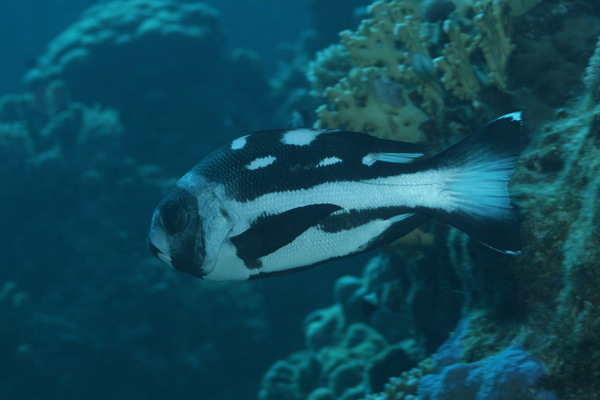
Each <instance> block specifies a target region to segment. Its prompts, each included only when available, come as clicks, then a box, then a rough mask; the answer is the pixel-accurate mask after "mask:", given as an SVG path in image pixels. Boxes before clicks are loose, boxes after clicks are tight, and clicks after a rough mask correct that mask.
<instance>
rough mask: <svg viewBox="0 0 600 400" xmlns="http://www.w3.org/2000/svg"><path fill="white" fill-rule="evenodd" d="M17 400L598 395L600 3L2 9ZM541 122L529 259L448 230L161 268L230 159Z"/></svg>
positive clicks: (437, 143)
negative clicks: (282, 267) (228, 267)
mask: <svg viewBox="0 0 600 400" xmlns="http://www.w3.org/2000/svg"><path fill="white" fill-rule="evenodd" d="M0 21H1V23H0V59H1V60H2V73H1V74H0V95H1V97H0V179H1V180H0V182H2V185H1V186H0V210H1V211H0V222H1V227H2V230H1V231H0V239H1V240H0V258H1V260H2V261H1V264H0V265H1V267H0V371H2V373H1V374H0V399H27V400H29V399H31V400H34V399H35V400H37V399H40V400H41V399H48V400H52V399H61V400H65V399H90V400H93V399H106V398H111V399H113V400H119V399H131V398H139V399H164V398H167V397H172V398H178V399H220V400H221V399H222V400H229V399H231V400H233V399H236V400H247V399H248V400H249V399H259V400H288V399H289V400H302V399H310V400H333V399H343V400H354V399H370V400H375V399H377V400H384V399H385V400H392V399H394V400H401V399H412V400H416V399H423V400H425V399H431V400H444V399H448V400H452V399H460V400H470V399H473V400H475V399H477V400H480V399H495V400H511V399H517V400H519V399H532V400H536V399H537V400H540V399H541V400H556V399H563V400H575V399H598V398H600V290H598V288H599V287H600V41H599V39H600V1H599V0H560V1H559V0H421V1H417V0H382V1H375V2H371V1H368V0H279V1H276V0H272V1H267V0H262V1H261V0H211V1H208V0H205V1H203V2H196V1H166V0H120V1H90V0H86V1H84V0H48V1H37V0H20V1H18V2H17V1H9V0H0ZM517 110H522V111H523V112H524V120H525V124H526V126H527V128H528V129H527V130H526V132H524V137H523V141H524V143H523V154H522V156H521V159H520V161H519V166H518V168H517V171H516V173H515V174H514V175H513V180H512V183H511V186H510V189H511V192H512V194H513V200H514V202H515V204H516V206H517V208H518V209H519V214H520V218H521V234H522V241H523V254H522V255H520V256H508V255H503V254H499V253H497V252H494V251H492V250H490V249H488V248H486V247H484V246H482V245H480V244H478V243H476V242H475V241H473V240H470V239H469V238H468V237H467V236H466V235H465V234H463V233H461V232H459V231H457V230H456V229H453V228H451V227H449V226H448V225H446V224H444V223H442V222H436V221H432V222H431V223H429V224H427V225H425V226H423V227H421V228H419V229H417V230H416V231H414V232H413V233H411V234H410V235H408V236H407V237H405V238H403V239H401V240H399V241H397V242H395V243H394V244H392V245H390V246H387V247H385V248H383V249H381V250H379V251H376V252H372V253H369V254H365V255H362V256H359V257H355V258H351V259H348V260H343V261H337V262H332V263H328V264H326V265H322V266H320V267H317V268H313V269H310V270H308V271H303V272H300V273H295V274H289V275H285V276H281V277H277V278H270V279H261V280H255V281H249V282H237V283H213V282H205V281H201V280H199V279H196V278H193V277H192V276H188V275H184V274H182V273H180V272H177V271H174V270H171V269H170V268H168V267H166V266H165V265H163V264H162V263H161V262H160V261H158V260H157V259H155V258H154V257H152V256H151V254H150V253H149V252H148V250H147V249H146V235H147V232H148V227H149V224H150V218H151V215H152V211H153V209H154V207H155V206H156V204H157V202H158V201H159V200H160V199H161V198H162V197H163V196H164V194H165V193H166V192H167V191H168V189H169V188H170V187H171V186H172V185H173V184H174V183H175V182H176V181H177V179H178V178H179V177H181V176H182V175H183V174H184V173H185V172H186V171H188V170H189V169H190V168H191V167H192V166H193V165H195V164H196V163H197V162H198V161H199V160H200V159H201V158H202V157H203V156H205V155H206V154H207V153H208V152H210V151H211V150H213V149H214V148H216V147H217V146H218V145H220V144H223V143H225V142H227V141H229V140H232V139H234V138H236V137H238V136H242V135H245V134H247V133H248V132H250V131H253V130H262V129H272V128H293V127H310V126H315V127H326V128H342V129H348V130H355V131H361V132H367V133H369V134H372V135H375V136H379V137H383V138H391V139H397V140H404V141H411V142H419V143H425V144H427V145H430V146H431V147H432V148H433V149H435V150H437V151H439V150H441V149H444V148H446V147H447V146H449V145H451V144H453V143H456V142H458V141H459V140H461V139H462V138H464V137H466V136H467V135H468V134H469V133H470V132H472V131H474V130H475V129H477V128H478V127H480V126H482V125H483V124H485V123H486V122H488V121H490V120H492V119H495V118H497V117H499V116H501V115H503V114H505V113H508V112H514V111H517Z"/></svg>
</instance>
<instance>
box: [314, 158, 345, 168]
mask: <svg viewBox="0 0 600 400" xmlns="http://www.w3.org/2000/svg"><path fill="white" fill-rule="evenodd" d="M341 162H342V159H341V158H339V157H327V158H324V159H322V160H321V162H319V163H318V164H317V167H326V166H328V165H334V164H337V163H341Z"/></svg>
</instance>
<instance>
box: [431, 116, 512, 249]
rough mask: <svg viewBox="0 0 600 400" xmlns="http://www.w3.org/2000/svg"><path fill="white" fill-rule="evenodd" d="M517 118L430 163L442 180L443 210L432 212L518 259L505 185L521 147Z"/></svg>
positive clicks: (506, 119)
mask: <svg viewBox="0 0 600 400" xmlns="http://www.w3.org/2000/svg"><path fill="white" fill-rule="evenodd" d="M521 125H522V122H521V113H520V112H515V113H512V114H506V115H504V116H502V117H500V118H498V119H496V120H494V121H492V122H490V123H489V124H487V125H486V126H484V127H483V128H481V129H480V130H478V131H477V132H475V133H473V134H471V135H470V136H469V137H467V138H466V139H464V140H463V141H461V142H459V143H457V144H455V145H454V146H452V147H450V148H448V149H447V150H445V151H444V152H442V153H440V154H438V155H437V156H435V157H434V159H432V160H431V161H432V162H434V164H435V168H437V169H438V170H439V171H444V172H445V173H444V175H445V176H447V177H448V179H447V180H446V187H445V192H446V194H447V195H448V199H449V202H448V204H449V205H448V207H445V208H444V209H443V210H438V211H437V213H438V214H439V216H440V217H441V218H443V219H444V220H445V221H447V222H448V223H449V224H451V225H453V226H454V227H456V228H458V229H460V230H461V231H463V232H465V233H467V234H468V235H469V236H471V237H472V238H473V239H475V240H477V241H479V242H481V243H483V244H484V245H486V246H488V247H491V248H492V249H494V250H498V251H500V252H502V253H507V254H520V253H521V241H520V236H519V225H518V220H517V213H516V211H515V209H514V208H513V207H512V205H511V201H510V195H509V193H508V182H509V180H510V176H511V175H512V173H513V172H514V169H515V167H516V165H517V160H518V158H519V153H520V147H521V140H520V138H521Z"/></svg>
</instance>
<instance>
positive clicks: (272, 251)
mask: <svg viewBox="0 0 600 400" xmlns="http://www.w3.org/2000/svg"><path fill="white" fill-rule="evenodd" d="M521 130H522V114H521V112H513V113H510V114H506V115H504V116H502V117H500V118H498V119H496V120H493V121H491V122H490V123H488V124H487V125H485V126H483V127H482V128H480V129H478V130H477V131H476V132H474V133H472V134H470V135H469V136H467V137H466V138H465V139H463V140H462V141H460V142H458V143H456V144H454V145H452V146H450V147H449V148H447V149H446V150H444V151H442V152H440V153H438V154H435V155H433V156H431V157H428V156H426V151H427V146H424V145H423V144H417V143H407V142H400V141H394V140H386V139H381V138H377V137H374V136H371V135H368V134H366V133H361V132H350V131H343V130H327V129H313V128H302V129H301V128H297V129H279V130H269V131H259V132H256V133H252V134H249V135H246V136H242V137H240V138H238V139H235V140H233V141H232V142H230V143H228V144H225V145H223V146H221V147H219V148H217V149H216V150H214V151H213V152H212V153H209V155H207V156H206V157H205V158H204V159H203V160H201V161H200V163H198V164H197V165H196V166H195V167H193V168H192V169H191V170H190V171H189V172H188V173H186V174H185V175H184V176H183V177H182V178H181V179H180V180H179V181H178V182H177V184H176V185H175V187H173V188H172V189H171V190H170V192H168V194H167V195H166V196H165V197H164V198H163V199H162V200H161V201H160V202H159V203H158V205H157V207H156V209H155V210H154V213H153V215H152V222H151V226H150V232H149V234H148V238H147V245H148V248H149V250H150V252H151V253H152V254H154V255H155V256H156V257H158V258H159V259H160V260H162V261H163V262H165V263H166V264H168V265H170V266H171V267H173V268H175V269H177V270H179V271H183V272H185V273H188V274H191V275H194V276H196V277H199V278H202V279H205V280H213V281H240V280H248V279H254V278H260V277H265V276H274V275H278V274H282V273H287V272H292V271H298V270H302V269H306V268H309V267H313V266H316V265H319V264H322V263H324V262H326V261H329V260H332V259H340V258H344V257H350V256H353V255H356V254H359V253H363V252H366V251H369V250H372V249H376V248H378V247H381V246H384V245H386V244H389V243H391V242H393V241H395V240H396V239H398V238H400V237H402V236H404V235H406V234H408V233H409V232H411V231H412V230H414V229H415V228H417V227H419V226H420V225H422V224H424V223H426V222H427V221H429V220H430V219H432V218H439V219H441V220H443V221H445V222H446V223H448V224H450V225H451V226H454V227H456V228H458V229H459V230H461V231H463V232H464V233H466V234H467V235H469V236H470V237H471V238H473V239H474V240H475V241H478V242H480V243H482V244H483V245H485V246H487V247H489V248H491V249H494V250H496V251H499V252H501V253H505V254H511V255H515V254H520V253H521V243H520V236H519V223H518V215H517V211H516V209H515V208H514V207H513V204H512V202H511V198H510V193H509V190H508V184H509V181H510V178H511V175H512V174H513V172H514V170H515V168H516V165H517V161H518V158H519V154H520V147H521Z"/></svg>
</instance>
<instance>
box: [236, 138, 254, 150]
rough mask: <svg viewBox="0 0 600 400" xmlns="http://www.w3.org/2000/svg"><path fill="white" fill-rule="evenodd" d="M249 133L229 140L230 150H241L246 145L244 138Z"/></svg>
mask: <svg viewBox="0 0 600 400" xmlns="http://www.w3.org/2000/svg"><path fill="white" fill-rule="evenodd" d="M248 136H250V135H246V136H242V137H240V138H237V139H235V140H234V141H233V142H231V150H241V149H243V148H244V146H246V138H247V137H248Z"/></svg>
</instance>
